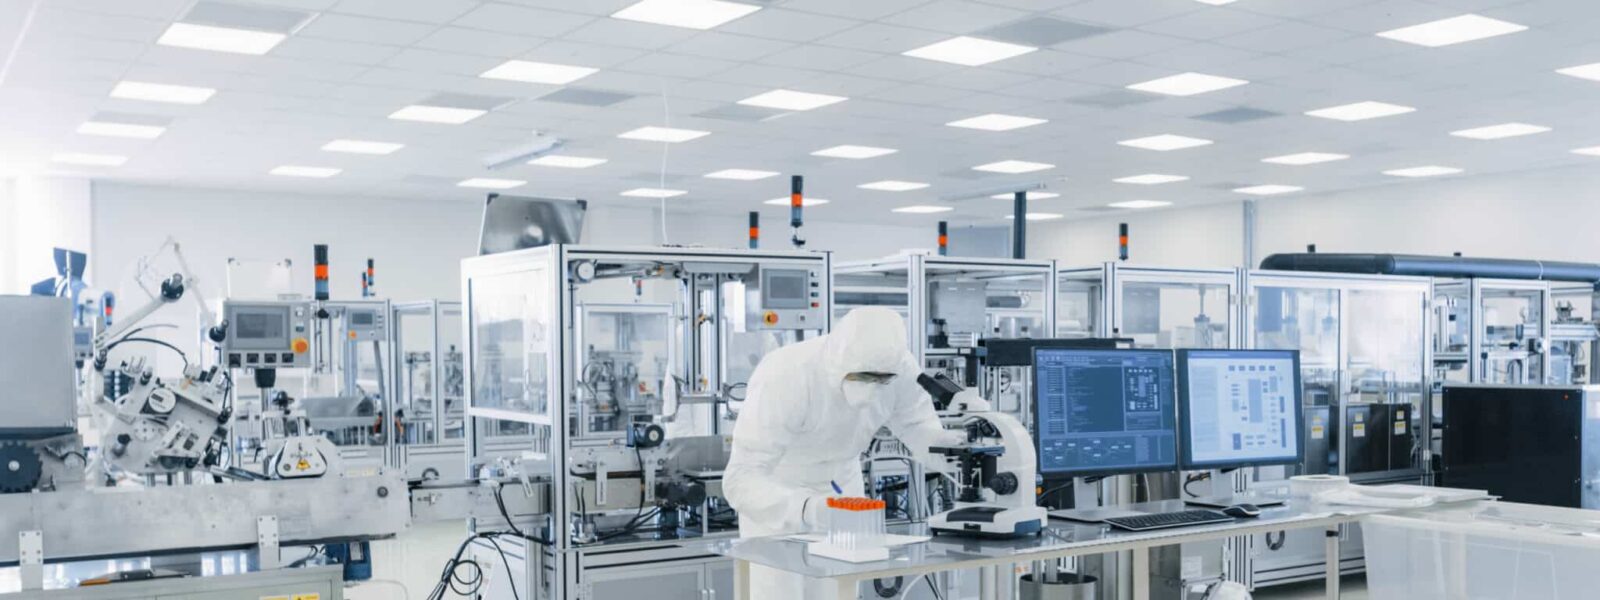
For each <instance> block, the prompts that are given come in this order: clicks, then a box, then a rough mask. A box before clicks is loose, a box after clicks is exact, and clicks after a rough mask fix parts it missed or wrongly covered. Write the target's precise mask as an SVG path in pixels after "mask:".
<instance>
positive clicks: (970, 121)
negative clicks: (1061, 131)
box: [945, 113, 1050, 131]
mask: <svg viewBox="0 0 1600 600" xmlns="http://www.w3.org/2000/svg"><path fill="white" fill-rule="evenodd" d="M1049 122H1050V120H1049V119H1035V118H1033V117H1019V116H1016V115H1002V114H997V113H989V114H987V115H978V116H976V117H968V118H965V119H961V120H960V121H951V122H949V123H945V125H949V126H951V127H963V128H966V129H982V130H984V131H1011V130H1013V129H1022V128H1023V127H1033V126H1034V125H1042V124H1045V123H1049Z"/></svg>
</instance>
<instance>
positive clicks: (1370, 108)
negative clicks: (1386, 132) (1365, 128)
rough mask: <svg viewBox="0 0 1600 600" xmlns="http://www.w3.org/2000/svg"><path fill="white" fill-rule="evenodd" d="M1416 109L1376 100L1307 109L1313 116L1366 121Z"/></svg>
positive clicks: (1308, 113) (1337, 119) (1307, 112)
mask: <svg viewBox="0 0 1600 600" xmlns="http://www.w3.org/2000/svg"><path fill="white" fill-rule="evenodd" d="M1416 110H1417V109H1415V108H1412V107H1410V106H1401V105H1399V104H1389V103H1388V102H1374V101H1371V100H1368V101H1366V102H1356V103H1353V104H1341V105H1339V106H1330V107H1327V108H1319V109H1317V110H1312V111H1306V114H1307V115H1309V116H1313V117H1321V118H1324V119H1333V120H1335V121H1365V120H1367V119H1377V118H1379V117H1392V116H1394V115H1403V114H1406V113H1408V112H1415V111H1416Z"/></svg>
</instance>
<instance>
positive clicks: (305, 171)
mask: <svg viewBox="0 0 1600 600" xmlns="http://www.w3.org/2000/svg"><path fill="white" fill-rule="evenodd" d="M341 171H343V169H335V168H333V167H307V166H302V165H283V166H281V167H274V168H273V169H272V170H271V171H267V173H269V174H272V175H280V176H283V177H312V178H316V179H326V178H329V177H333V176H334V175H338V174H339V173H340V172H341Z"/></svg>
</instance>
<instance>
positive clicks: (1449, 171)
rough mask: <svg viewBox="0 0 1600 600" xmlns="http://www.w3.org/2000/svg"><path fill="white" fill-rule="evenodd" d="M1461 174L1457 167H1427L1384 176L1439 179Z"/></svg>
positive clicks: (1390, 172)
mask: <svg viewBox="0 0 1600 600" xmlns="http://www.w3.org/2000/svg"><path fill="white" fill-rule="evenodd" d="M1460 172H1461V169H1457V168H1455V167H1441V166H1439V165H1428V166H1426V167H1410V168H1406V169H1393V170H1389V171H1384V172H1383V174H1384V175H1390V176H1393V177H1437V176H1439V175H1455V174H1456V173H1460Z"/></svg>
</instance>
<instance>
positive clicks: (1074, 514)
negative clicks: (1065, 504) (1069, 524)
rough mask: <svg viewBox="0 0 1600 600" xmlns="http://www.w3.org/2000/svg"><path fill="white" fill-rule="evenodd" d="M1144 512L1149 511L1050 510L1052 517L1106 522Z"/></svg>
mask: <svg viewBox="0 0 1600 600" xmlns="http://www.w3.org/2000/svg"><path fill="white" fill-rule="evenodd" d="M1144 514H1149V513H1145V512H1141V511H1137V510H1128V509H1126V508H1074V509H1070V510H1052V511H1050V518H1052V519H1062V520H1066V521H1078V522H1080V523H1104V522H1105V520H1106V519H1116V518H1119V517H1137V516H1139V515H1144Z"/></svg>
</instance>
